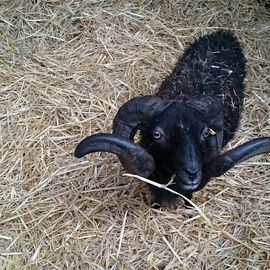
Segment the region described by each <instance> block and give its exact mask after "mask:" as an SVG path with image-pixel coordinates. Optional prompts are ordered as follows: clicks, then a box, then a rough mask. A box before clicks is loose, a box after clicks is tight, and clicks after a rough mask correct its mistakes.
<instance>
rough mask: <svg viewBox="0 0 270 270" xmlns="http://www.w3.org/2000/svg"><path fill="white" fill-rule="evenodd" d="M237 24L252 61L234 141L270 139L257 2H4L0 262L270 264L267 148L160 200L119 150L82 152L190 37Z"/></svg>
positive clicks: (265, 56)
mask: <svg viewBox="0 0 270 270" xmlns="http://www.w3.org/2000/svg"><path fill="white" fill-rule="evenodd" d="M220 28H225V29H231V30H233V31H234V32H235V34H236V35H237V36H238V38H239V40H240V41H241V44H242V46H243V49H244V52H245V55H246V57H247V60H248V76H247V79H246V85H247V97H246V102H245V110H244V113H243V117H242V121H241V126H240V129H239V132H238V134H237V136H236V138H235V140H234V141H233V142H232V143H231V144H230V145H229V147H233V146H235V145H238V144H240V143H243V142H245V141H247V140H249V139H251V138H255V137H257V136H267V135H268V136H269V134H270V129H269V124H270V119H269V103H270V94H269V84H270V81H269V74H270V67H269V60H270V59H269V55H270V51H269V48H270V34H269V33H270V13H269V9H268V10H267V9H266V8H265V7H264V6H263V5H261V4H259V3H258V1H255V0H241V1H237V0H232V1H200V0H199V1H196V0H193V1H191V0H185V1H184V0H183V1H137V0H136V1H116V0H115V1H99V0H96V1H73V0H68V1H60V0H46V1H41V0H32V1H26V0H14V1H8V0H6V1H4V0H2V1H1V5H0V37H1V39H0V53H1V58H0V74H1V77H0V80H1V88H0V117H1V118H0V121H1V137H0V166H1V171H0V175H1V176H0V269H149V270H150V269H151V270H154V269H159V270H161V269H166V270H169V269H198V270H199V269H269V268H270V245H269V243H270V204H269V202H270V158H269V155H268V156H262V157H256V158H253V159H251V160H249V161H247V162H245V163H243V164H241V165H239V166H237V167H235V168H234V169H232V170H230V171H229V172H228V173H227V174H226V175H224V176H222V177H219V178H218V179H215V180H214V181H213V182H211V183H210V184H209V185H208V186H207V187H206V188H205V189H204V190H202V191H201V192H198V193H197V194H196V196H195V198H194V203H195V204H196V205H197V206H198V207H199V208H200V211H201V213H200V211H198V209H196V208H194V209H192V210H189V209H186V208H185V207H183V205H182V203H181V201H180V200H179V203H178V204H177V206H176V207H163V208H161V209H159V210H155V209H152V208H151V207H150V206H149V205H150V194H149V192H148V189H147V187H146V184H145V183H143V182H141V181H139V180H136V179H134V178H129V177H126V176H123V173H124V171H123V169H122V167H121V166H120V164H119V161H118V160H117V158H116V157H115V156H112V155H110V154H94V155H91V156H87V157H86V158H83V159H82V160H77V159H75V158H74V157H73V150H74V147H75V146H76V144H77V143H78V142H79V141H80V140H81V139H82V138H83V137H85V136H87V135H89V134H92V133H96V132H100V131H102V132H108V131H111V125H112V119H113V117H114V116H115V114H116V112H117V108H119V106H120V105H121V104H122V103H123V102H124V101H126V100H127V99H129V98H131V97H134V96H137V95H141V94H149V93H154V92H155V91H156V90H157V89H158V86H159V84H160V83H161V82H162V80H163V78H164V77H165V76H166V74H168V73H169V72H170V70H171V69H172V67H173V64H174V63H175V62H176V60H177V58H178V57H179V56H180V55H181V53H182V52H183V48H185V47H186V46H187V45H188V44H189V43H190V42H191V41H193V40H194V38H195V37H198V36H200V35H202V34H205V33H210V32H212V31H214V30H216V29H220Z"/></svg>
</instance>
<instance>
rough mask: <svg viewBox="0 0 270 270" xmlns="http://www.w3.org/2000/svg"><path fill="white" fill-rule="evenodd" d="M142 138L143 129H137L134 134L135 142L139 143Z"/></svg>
mask: <svg viewBox="0 0 270 270" xmlns="http://www.w3.org/2000/svg"><path fill="white" fill-rule="evenodd" d="M141 138H142V134H141V131H140V130H139V129H137V131H136V133H135V135H134V136H133V141H134V142H135V143H139V142H140V141H141Z"/></svg>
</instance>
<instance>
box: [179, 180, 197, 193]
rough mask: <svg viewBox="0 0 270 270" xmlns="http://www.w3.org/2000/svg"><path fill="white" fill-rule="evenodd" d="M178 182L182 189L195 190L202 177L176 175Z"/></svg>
mask: <svg viewBox="0 0 270 270" xmlns="http://www.w3.org/2000/svg"><path fill="white" fill-rule="evenodd" d="M176 180H177V181H176V182H177V185H178V187H179V188H181V189H182V190H185V191H195V190H196V189H197V188H198V187H199V185H200V183H201V179H200V178H197V179H186V178H184V179H183V178H178V177H176Z"/></svg>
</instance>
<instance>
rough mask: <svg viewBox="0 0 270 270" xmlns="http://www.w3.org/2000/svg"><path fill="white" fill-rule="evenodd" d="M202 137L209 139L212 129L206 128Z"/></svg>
mask: <svg viewBox="0 0 270 270" xmlns="http://www.w3.org/2000/svg"><path fill="white" fill-rule="evenodd" d="M202 135H203V137H204V138H208V137H209V136H210V129H209V128H205V129H204V130H203V132H202Z"/></svg>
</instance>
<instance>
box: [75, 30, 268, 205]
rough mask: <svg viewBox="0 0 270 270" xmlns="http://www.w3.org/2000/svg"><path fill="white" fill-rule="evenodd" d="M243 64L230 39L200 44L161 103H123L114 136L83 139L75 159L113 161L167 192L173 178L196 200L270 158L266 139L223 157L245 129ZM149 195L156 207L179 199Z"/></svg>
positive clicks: (162, 92) (223, 35)
mask: <svg viewBox="0 0 270 270" xmlns="http://www.w3.org/2000/svg"><path fill="white" fill-rule="evenodd" d="M245 63H246V60H245V57H244V55H243V52H242V50H241V47H240V44H239V42H238V41H237V39H236V37H235V36H234V35H233V34H232V33H231V32H229V31H222V30H221V31H217V32H214V33H212V34H209V35H206V36H203V37H200V38H199V39H197V40H196V41H195V42H194V43H193V44H192V45H190V46H189V47H188V48H187V49H186V50H185V51H184V54H183V56H182V57H181V58H180V60H179V61H178V62H177V63H176V66H175V67H174V69H173V71H172V73H171V74H170V75H169V76H168V77H167V78H166V79H165V81H164V82H163V83H162V84H161V86H160V89H159V91H158V93H157V94H156V95H149V96H141V97H135V98H133V99H131V100H129V101H127V102H126V103H124V104H123V105H122V106H121V107H120V109H119V110H118V113H117V115H116V117H115V119H114V122H113V134H105V133H99V134H95V135H92V136H90V137H87V138H85V139H83V140H82V141H81V142H80V143H79V144H78V146H77V148H76V150H75V156H76V157H78V158H80V157H82V156H84V155H86V154H88V153H92V152H97V151H105V152H111V153H114V154H116V155H117V156H118V157H119V159H120V161H121V163H122V164H123V166H124V168H125V169H126V170H127V171H128V172H131V173H134V174H137V175H140V176H144V177H148V178H149V179H151V180H153V181H156V182H158V183H161V184H166V183H168V182H169V181H170V179H172V178H173V179H174V181H173V183H172V184H171V185H170V188H171V189H173V190H175V191H177V192H178V193H180V194H183V195H184V196H186V197H187V198H189V199H191V198H192V193H193V192H195V191H198V190H200V189H202V188H203V187H204V186H205V185H206V184H207V182H208V181H209V180H210V178H211V177H217V176H220V175H222V174H223V173H225V172H226V171H228V170H229V169H230V168H232V167H233V166H235V165H236V164H238V163H239V162H242V161H245V160H247V159H249V158H251V157H253V156H255V155H259V154H263V153H268V152H270V137H265V138H258V139H254V140H251V141H249V142H246V143H244V144H242V145H240V146H238V147H236V148H234V149H232V150H230V151H228V152H225V153H224V154H220V152H221V149H222V148H223V147H224V146H225V145H226V144H227V143H228V142H229V140H231V139H232V138H233V136H234V133H235V131H236V129H237V127H238V125H239V120H240V113H241V110H242V106H243V99H244V78H245V75H246V70H245ZM138 139H139V140H138ZM150 189H151V191H152V192H153V195H154V201H155V202H156V203H158V204H161V203H162V202H163V201H173V200H174V199H175V197H176V195H174V194H172V193H171V192H169V191H167V190H164V189H160V188H157V187H155V186H150Z"/></svg>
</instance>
